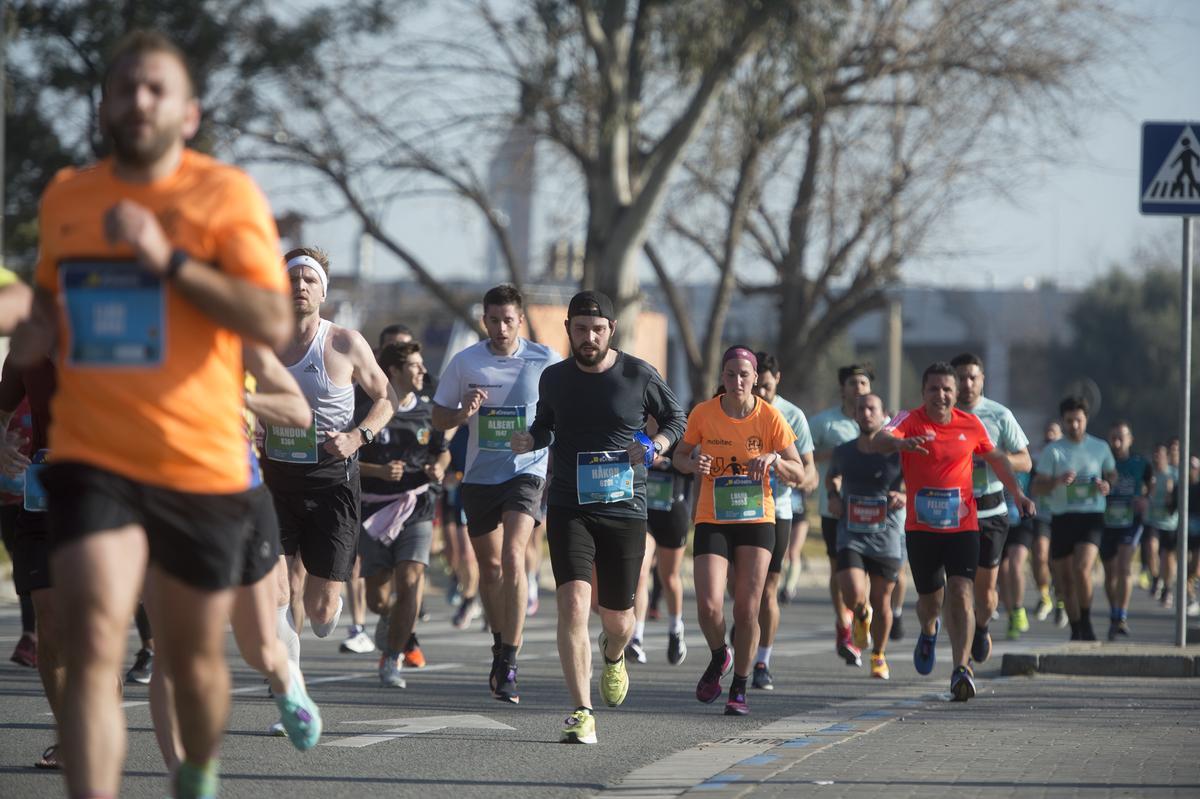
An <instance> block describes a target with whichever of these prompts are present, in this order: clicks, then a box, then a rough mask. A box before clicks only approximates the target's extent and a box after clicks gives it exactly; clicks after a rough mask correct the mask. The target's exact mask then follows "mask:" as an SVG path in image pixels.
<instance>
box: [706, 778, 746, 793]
mask: <svg viewBox="0 0 1200 799" xmlns="http://www.w3.org/2000/svg"><path fill="white" fill-rule="evenodd" d="M741 779H742V775H741V774H718V775H717V776H715V777H709V778H708V779H707V780H705V781H704V782H702V783H700V784H699V785H697V786H696V790H698V791H719V790H721V789H722V788H724V787H726V786H727V785H729V783H731V782H739V781H741Z"/></svg>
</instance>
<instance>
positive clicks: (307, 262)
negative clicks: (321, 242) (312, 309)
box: [287, 255, 329, 295]
mask: <svg viewBox="0 0 1200 799" xmlns="http://www.w3.org/2000/svg"><path fill="white" fill-rule="evenodd" d="M300 266H307V267H308V268H309V269H311V270H313V271H314V272H316V273H317V277H318V278H320V280H321V291H322V292H323V293H325V294H326V295H328V294H329V278H327V277H326V276H325V270H324V269H322V268H321V265H320V264H319V263H317V259H316V258H311V257H309V256H307V255H297V256H296V257H295V258H293V259H292V260H290V261H288V262H287V271H289V272H291V271H292V270H293V269H295V268H297V267H300Z"/></svg>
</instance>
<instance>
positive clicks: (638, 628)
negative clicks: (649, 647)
mask: <svg viewBox="0 0 1200 799" xmlns="http://www.w3.org/2000/svg"><path fill="white" fill-rule="evenodd" d="M645 634H646V622H644V621H637V622H634V623H633V638H634V640H635V641H640V640H642V636H644V635H645Z"/></svg>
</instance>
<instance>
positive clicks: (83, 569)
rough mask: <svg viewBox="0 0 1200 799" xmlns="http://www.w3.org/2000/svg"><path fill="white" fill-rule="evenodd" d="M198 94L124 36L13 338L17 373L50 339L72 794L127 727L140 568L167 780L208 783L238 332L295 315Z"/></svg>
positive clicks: (242, 492) (232, 501)
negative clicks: (174, 765)
mask: <svg viewBox="0 0 1200 799" xmlns="http://www.w3.org/2000/svg"><path fill="white" fill-rule="evenodd" d="M192 87H193V83H192V81H191V79H190V76H189V75H188V72H187V67H186V66H185V62H184V58H183V56H182V54H181V53H180V51H179V50H178V48H176V47H175V45H173V44H172V43H171V42H170V41H168V40H167V39H165V38H164V37H162V36H161V35H158V34H154V33H146V32H136V33H133V34H130V35H129V36H128V37H127V38H125V39H124V40H122V42H121V43H120V44H119V45H118V47H117V48H116V50H115V55H114V57H113V59H112V61H111V62H110V64H109V66H108V69H107V71H106V72H105V73H104V78H103V81H102V88H103V101H102V103H101V107H100V117H101V123H102V126H103V128H104V130H105V132H106V134H107V136H108V139H109V140H110V141H111V142H112V146H113V155H112V156H111V157H110V158H107V159H105V160H103V161H101V162H99V163H98V164H96V165H94V166H91V167H88V168H85V169H79V170H75V169H68V170H64V171H63V172H61V173H59V175H58V176H57V177H56V178H55V179H54V181H53V182H52V183H51V184H50V186H49V187H48V188H47V189H46V192H45V193H44V194H43V196H42V205H41V214H40V217H39V230H40V237H39V245H40V255H39V261H38V268H37V275H36V285H37V290H36V297H35V305H34V311H33V313H32V315H31V317H30V319H29V320H28V322H27V323H25V324H23V325H22V326H21V328H20V329H19V330H18V331H17V334H16V335H15V336H14V339H13V342H12V345H13V350H12V354H13V357H14V362H15V363H17V364H18V365H21V364H24V365H29V364H31V363H34V362H36V361H37V359H39V358H40V357H42V356H43V355H46V354H48V353H49V351H50V342H51V337H52V335H53V332H54V329H55V327H57V332H58V340H59V341H60V342H61V345H60V347H59V349H58V353H57V355H56V366H57V370H58V388H57V391H56V394H55V397H54V401H53V403H52V410H53V415H54V418H53V421H52V423H51V427H50V442H49V443H50V465H49V466H48V467H47V468H46V470H45V472H44V473H43V475H42V477H43V483H44V484H45V487H46V489H47V492H48V502H49V509H50V515H49V530H50V542H51V547H52V555H51V563H50V565H51V572H52V574H53V575H54V580H55V589H54V591H55V597H54V599H55V602H56V603H58V604H57V608H56V609H57V610H58V611H59V614H58V615H59V619H60V630H61V636H62V638H61V640H62V642H63V660H64V662H65V663H66V683H65V685H66V688H65V692H64V696H63V702H62V709H61V724H60V735H61V741H62V747H61V750H60V753H61V756H62V759H63V762H64V766H65V770H66V776H67V789H68V792H69V794H70V795H71V796H115V795H116V793H117V791H118V788H119V783H120V776H121V765H122V762H123V761H124V754H125V723H124V720H123V718H122V714H121V710H120V707H119V705H118V701H119V700H118V698H117V696H116V694H115V693H114V691H113V690H112V682H111V681H112V678H113V677H114V675H116V674H117V673H118V670H119V669H120V665H121V660H122V657H123V655H124V653H125V641H126V635H125V631H126V627H127V625H128V623H129V619H130V618H131V617H132V616H133V613H134V609H135V607H136V604H137V599H138V594H139V592H140V590H141V586H142V583H143V577H144V576H145V574H146V571H147V561H149V563H150V566H149V572H150V574H151V576H152V577H153V579H154V580H155V581H156V583H157V584H158V586H159V590H158V591H157V592H156V593H157V595H158V602H157V606H155V605H154V603H152V604H151V605H150V606H148V608H147V609H148V610H149V611H150V616H151V621H152V622H155V616H157V617H158V619H159V621H158V622H156V623H155V626H156V628H157V631H156V644H157V645H158V659H159V667H160V668H165V669H166V670H167V672H168V673H169V674H170V675H171V676H173V678H174V679H175V682H176V684H177V685H180V686H182V687H183V688H184V690H180V691H178V692H177V694H176V712H177V713H178V716H179V720H180V725H181V733H182V739H183V749H184V752H185V761H184V763H183V764H182V765H181V766H180V768H179V770H178V771H177V772H176V775H175V779H174V786H173V792H174V795H175V796H176V797H185V798H186V797H192V796H210V795H215V794H216V792H217V761H216V754H217V749H218V746H219V742H220V739H221V733H222V730H223V729H224V724H225V719H226V716H227V714H228V709H229V671H228V668H227V666H226V663H225V656H224V640H225V636H224V633H225V624H226V620H227V619H228V617H229V611H230V608H231V606H232V602H233V592H232V590H231V586H232V584H233V583H234V581H235V580H236V577H237V575H238V573H239V571H240V568H241V560H242V550H243V544H244V539H245V537H246V533H247V524H246V522H245V519H246V513H247V510H248V508H249V499H248V497H247V491H248V490H249V488H250V480H251V474H250V469H249V465H248V463H247V458H246V442H245V437H244V436H243V434H242V431H241V411H242V394H243V391H242V384H243V381H242V356H241V348H242V338H245V339H249V340H252V341H263V342H266V343H268V344H269V345H271V346H275V345H279V344H282V343H283V341H284V340H285V339H286V336H287V329H288V327H289V325H290V318H291V317H290V311H289V309H288V304H287V299H286V295H285V294H284V290H285V288H286V286H285V282H284V279H283V275H282V274H281V272H280V269H279V267H278V260H277V259H278V239H277V237H276V232H275V223H274V220H273V219H272V217H271V213H270V210H269V209H268V208H267V204H266V202H265V200H264V199H263V197H262V195H261V194H260V193H259V191H258V189H257V188H256V187H255V186H254V184H253V183H252V182H251V181H250V180H249V178H247V177H246V176H245V175H243V174H242V173H240V172H238V171H237V170H235V169H233V168H231V167H228V166H225V165H223V164H220V163H218V162H217V161H214V160H213V159H211V158H208V157H207V156H204V155H201V154H199V153H196V152H194V151H192V150H188V149H186V148H185V146H184V142H185V140H186V139H188V138H190V137H191V136H192V135H193V134H195V132H196V130H197V128H198V126H199V122H200V108H199V104H198V102H197V100H196V98H195V96H194V93H193V90H192ZM160 219H161V220H165V222H160V221H159V220H160ZM121 320H123V321H124V322H125V324H124V325H122V324H120V323H119V322H120V321H121ZM97 419H103V420H104V423H103V424H97V423H96V420H97Z"/></svg>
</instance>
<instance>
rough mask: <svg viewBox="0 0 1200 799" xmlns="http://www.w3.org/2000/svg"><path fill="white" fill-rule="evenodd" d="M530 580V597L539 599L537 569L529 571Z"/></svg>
mask: <svg viewBox="0 0 1200 799" xmlns="http://www.w3.org/2000/svg"><path fill="white" fill-rule="evenodd" d="M528 581H529V597H530V599H537V595H538V579H537V572H536V571H531V572H529V578H528Z"/></svg>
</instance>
